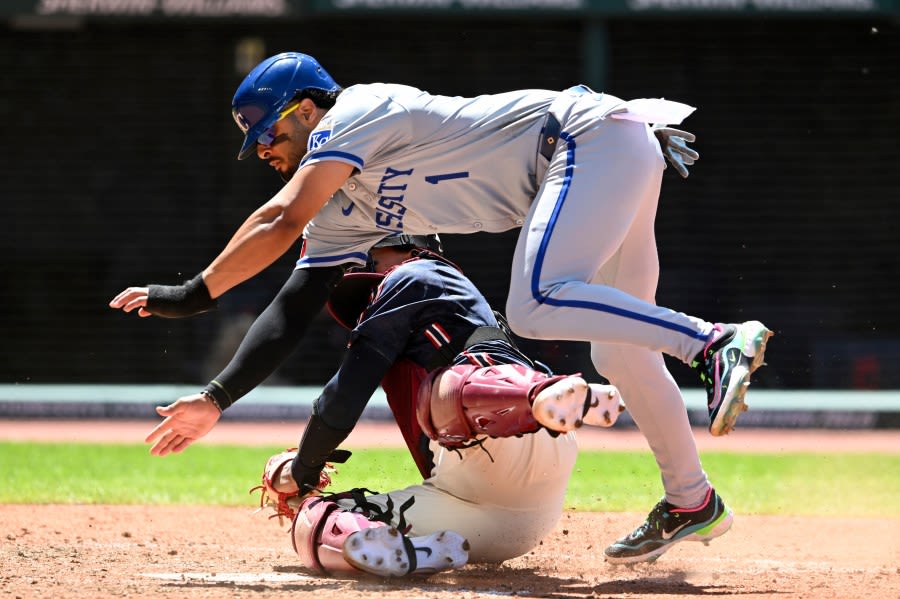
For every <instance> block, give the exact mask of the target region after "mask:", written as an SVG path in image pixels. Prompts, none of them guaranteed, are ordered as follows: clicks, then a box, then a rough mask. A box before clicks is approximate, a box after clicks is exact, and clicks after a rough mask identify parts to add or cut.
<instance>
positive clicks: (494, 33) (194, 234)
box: [0, 0, 900, 389]
mask: <svg viewBox="0 0 900 599" xmlns="http://www.w3.org/2000/svg"><path fill="white" fill-rule="evenodd" d="M113 4H115V3H113ZM264 4H265V3H263V4H260V3H256V4H254V3H252V2H245V3H243V4H242V3H239V2H231V3H223V2H219V3H215V2H193V3H181V4H179V3H178V2H150V1H146V2H143V3H136V2H131V3H129V2H126V0H119V4H118V6H123V5H126V6H131V7H139V6H145V7H148V8H149V12H146V13H140V12H139V11H138V12H137V13H135V14H111V13H110V12H109V10H106V9H104V10H106V12H103V10H100V9H98V8H97V7H100V8H101V9H102V8H103V7H106V8H107V9H108V8H109V6H112V4H110V3H108V2H107V3H104V2H100V1H99V0H97V1H95V2H80V3H79V2H75V1H74V0H69V2H50V0H44V1H43V2H24V1H22V2H11V3H5V4H4V10H6V11H7V12H0V15H3V16H5V18H6V20H5V22H4V23H3V24H2V27H3V29H2V31H3V33H2V35H0V66H2V72H3V77H2V78H0V119H2V122H3V131H4V141H5V143H3V144H2V149H0V169H2V174H3V177H2V181H0V190H2V195H3V201H2V202H0V210H2V216H3V222H4V223H5V225H6V226H5V229H4V235H3V236H2V237H0V243H2V244H3V250H4V251H3V252H2V253H0V256H2V257H0V266H2V272H3V273H4V276H3V278H2V283H0V308H2V312H3V318H2V320H0V323H2V324H0V335H2V338H3V340H4V359H3V362H2V365H0V382H3V383H20V384H28V383H101V384H102V383H155V384H188V385H194V384H202V383H204V382H205V381H206V380H207V379H208V378H209V377H210V376H212V374H215V372H217V370H218V368H219V367H220V366H221V365H222V364H223V361H224V360H225V359H227V356H228V355H229V354H230V352H231V351H232V350H233V348H234V343H235V339H239V337H240V334H241V333H242V331H243V328H244V327H245V326H246V323H247V322H248V321H249V320H250V319H252V317H253V316H254V315H255V314H257V313H258V312H259V311H260V310H261V309H262V308H263V307H264V306H265V304H266V302H267V301H268V299H269V298H270V297H271V296H272V295H273V294H274V293H275V292H276V291H277V289H278V288H279V286H280V285H281V283H282V282H283V280H284V279H285V278H286V276H287V274H288V272H289V270H290V269H291V267H292V265H293V262H294V260H295V258H296V254H297V251H298V248H295V250H294V251H293V252H292V253H291V255H289V256H286V257H285V258H284V259H282V260H281V261H280V262H279V263H277V264H276V265H275V266H274V267H273V268H272V269H270V270H269V271H268V272H266V273H265V274H264V275H262V276H260V277H258V280H254V281H252V282H249V283H246V284H244V285H242V286H241V287H239V288H238V289H236V290H234V291H232V292H231V293H229V294H228V295H227V296H226V297H225V298H224V299H223V301H222V302H221V307H220V309H219V310H218V311H217V312H215V313H212V314H208V315H204V316H200V317H197V318H194V319H189V320H184V321H163V320H157V319H138V318H134V317H126V316H125V315H123V314H120V313H118V312H114V311H113V310H110V309H108V308H107V307H106V304H107V302H108V301H109V299H110V298H111V297H112V296H113V295H114V294H115V293H117V292H118V291H119V290H121V289H122V288H124V287H125V286H127V285H129V284H141V283H146V282H151V281H152V282H170V283H171V282H177V281H180V280H183V279H185V278H189V277H191V276H193V274H195V273H196V272H198V271H199V270H200V269H202V268H203V267H204V266H205V265H206V264H207V263H208V262H209V261H210V260H211V259H212V258H213V257H214V256H215V254H216V253H217V251H218V250H219V249H220V248H221V247H222V246H223V245H224V244H225V243H226V242H227V240H228V238H229V237H230V235H231V234H232V232H233V231H234V229H235V228H236V227H237V226H238V224H239V223H240V222H241V221H242V220H243V218H244V217H245V216H246V215H247V214H249V212H250V211H251V210H253V209H254V208H255V207H256V206H258V205H259V204H260V203H261V202H263V201H264V200H265V199H267V198H268V197H269V196H270V195H271V194H272V193H274V192H275V191H276V190H277V189H278V186H279V182H278V180H277V179H276V178H275V177H273V175H272V174H271V173H270V172H269V169H268V168H267V167H266V166H265V165H264V164H262V163H258V162H257V161H247V162H240V163H239V162H237V161H236V160H234V156H235V153H236V151H237V147H238V145H239V140H240V135H239V132H238V131H237V129H236V127H235V126H234V124H233V122H232V121H231V116H230V112H229V104H230V99H231V96H232V94H233V92H234V89H235V87H236V86H237V84H238V83H239V82H240V80H241V78H242V77H243V75H244V74H245V73H246V69H247V68H249V67H248V64H249V65H250V66H252V64H253V60H254V59H255V57H257V56H260V57H261V56H265V55H268V54H272V53H275V52H279V51H283V50H300V51H305V52H308V53H311V54H314V55H316V56H317V57H318V58H319V59H320V60H321V61H322V62H323V63H324V64H325V65H326V67H327V68H328V69H329V71H330V72H331V74H332V75H333V76H334V77H335V78H336V79H337V80H338V81H339V82H340V83H342V84H344V85H349V84H351V83H354V82H369V81H392V82H401V83H408V84H413V85H417V86H419V87H422V88H425V89H428V90H429V91H432V92H437V93H449V94H461V95H472V94H478V93H488V92H499V91H504V90H508V89H513V88H520V87H543V88H551V89H558V88H563V87H566V86H568V85H571V84H574V83H578V82H586V83H589V84H591V85H592V86H594V87H595V88H596V89H599V90H605V91H608V92H610V93H613V94H615V95H618V96H621V97H625V98H633V97H646V96H664V97H666V98H671V99H678V100H682V101H685V102H687V103H690V104H693V105H695V106H698V107H699V110H698V111H697V113H696V114H695V115H693V116H691V117H690V118H689V120H688V121H686V123H685V126H686V128H688V129H690V130H691V131H693V132H695V133H696V134H697V135H698V138H699V140H698V142H697V144H696V147H697V149H698V150H699V151H700V152H701V154H702V158H701V160H700V162H699V163H698V164H697V166H696V167H695V168H694V169H693V171H692V174H691V177H690V178H689V179H688V180H686V181H682V180H681V179H679V178H678V177H677V175H675V174H674V173H673V172H672V170H671V169H670V170H669V171H667V173H666V175H665V181H664V188H663V195H662V199H661V202H660V210H659V217H658V227H657V233H658V241H659V247H660V253H661V262H662V273H663V274H662V280H661V283H660V291H659V294H658V301H659V302H660V303H662V304H664V305H670V306H673V307H676V308H678V309H680V310H683V311H685V312H688V313H693V314H698V315H701V316H704V317H706V318H708V319H711V320H738V319H746V318H754V319H761V320H763V321H765V322H766V323H767V324H769V325H770V326H772V327H773V328H774V329H775V330H776V332H777V336H776V337H775V338H774V339H773V340H772V343H771V344H770V351H769V354H768V357H769V360H768V361H769V366H768V367H767V368H764V369H762V370H760V371H759V373H758V374H759V376H758V377H757V378H756V379H755V381H756V382H755V386H757V387H761V388H773V389H822V388H855V389H866V388H880V389H896V388H898V387H900V374H898V372H900V369H897V368H895V367H894V364H895V363H896V362H897V359H898V358H900V316H898V311H897V308H896V304H897V299H898V297H900V293H898V292H900V283H898V272H900V259H898V249H900V247H898V246H900V243H898V241H897V239H898V237H897V233H896V232H895V231H896V228H897V225H896V224H895V223H896V221H897V220H898V217H900V192H898V191H897V189H898V187H897V175H896V172H897V165H898V164H900V150H898V144H897V141H896V136H897V132H898V131H900V60H897V57H898V56H900V29H898V24H897V18H896V16H897V14H898V13H897V10H896V9H895V7H894V6H893V4H885V3H882V4H878V3H871V2H869V3H866V2H859V3H853V2H849V3H847V2H845V3H843V4H842V5H838V4H834V3H831V4H829V3H828V2H825V1H824V0H823V1H822V2H819V3H817V4H816V3H806V4H805V6H807V7H812V8H815V6H819V7H820V8H821V7H822V6H825V8H824V9H822V10H811V9H807V10H796V9H792V10H771V9H770V10H754V9H753V8H754V7H756V8H757V9H758V7H759V6H761V5H760V4H759V3H756V4H752V5H751V4H750V3H733V5H734V6H738V5H740V6H739V8H740V9H741V10H733V11H726V10H717V11H713V12H703V11H697V10H685V11H682V10H668V11H666V12H661V11H660V10H656V11H655V12H654V11H653V10H650V11H636V10H634V9H633V8H634V7H635V6H640V5H647V6H649V5H648V4H647V3H643V4H640V3H639V4H635V3H631V5H630V6H631V7H632V9H631V10H627V6H626V5H625V4H622V5H621V6H618V5H614V4H608V5H607V6H609V7H612V8H610V9H609V10H608V11H607V12H606V13H604V12H603V11H602V10H599V9H598V8H597V7H598V6H602V5H603V3H591V4H586V5H583V4H581V3H575V4H572V5H571V6H570V5H568V4H566V3H557V5H556V8H555V9H553V10H545V11H541V10H538V9H534V8H532V9H530V10H514V11H511V12H503V11H498V10H493V11H482V10H479V11H472V10H469V11H467V10H464V9H463V8H461V6H462V4H461V3H448V7H449V8H447V9H446V10H443V9H442V8H446V7H440V6H437V8H436V9H435V8H434V6H433V7H432V8H433V9H432V10H429V11H427V12H423V11H421V10H389V11H386V10H382V8H383V6H384V5H385V4H386V3H381V4H380V5H379V3H373V2H369V3H367V4H366V5H365V6H363V5H362V4H361V3H352V2H351V3H348V2H344V3H337V2H335V3H334V4H329V3H325V2H318V3H317V2H305V3H292V2H272V3H270V4H269V9H270V10H275V9H278V8H279V7H280V9H282V10H284V14H283V15H282V16H281V17H279V18H272V17H271V16H265V14H260V13H259V12H257V13H253V12H252V11H251V12H246V13H241V11H240V10H239V9H240V7H241V6H244V7H246V6H263V5H264ZM532 4H534V3H532ZM663 4H665V3H663ZM667 4H668V5H669V6H675V8H676V9H677V8H678V6H676V4H677V3H673V2H669V3H667ZM689 4H690V3H681V4H680V5H679V6H681V7H682V8H684V7H685V6H688V5H689ZM700 4H703V3H693V5H694V6H695V7H696V6H699V5H700ZM711 4H716V3H712V2H709V3H705V4H704V6H709V5H711ZM782 4H783V5H785V6H788V5H789V3H787V2H785V3H782ZM813 4H815V6H813ZM451 5H452V6H451ZM519 5H520V6H521V3H520V4H519ZM716 5H717V6H719V7H720V8H721V6H724V4H723V3H721V2H720V3H717V4H716ZM179 6H181V7H182V8H183V9H184V10H182V11H181V13H178V14H176V13H177V11H176V12H174V13H173V12H172V10H173V7H175V8H178V7H179ZM190 6H194V7H200V8H203V7H207V9H209V7H213V8H215V7H219V9H220V13H221V14H217V15H216V14H200V13H202V11H201V10H200V9H199V8H198V9H197V11H200V12H197V13H194V14H191V12H190ZM227 6H231V7H232V8H233V10H232V12H228V11H227V10H225V8H223V7H227ZM469 6H471V3H470V5H469ZM545 6H546V4H545ZM661 6H662V4H661V3H656V5H655V6H654V7H652V8H656V9H659V8H660V7H661ZM767 6H769V7H770V8H771V6H775V4H773V3H769V4H768V5H767ZM790 6H794V7H795V8H796V7H797V6H800V4H797V3H793V4H790ZM11 7H12V8H11ZM67 7H68V8H67ZM91 7H93V8H91ZM166 7H168V10H169V13H166V12H165V10H164V9H166ZM235 7H237V8H235ZM573 7H574V8H573ZM623 7H624V8H623ZM748 7H749V8H748ZM688 8H690V7H689V6H688ZM13 9H15V10H13ZM210 10H212V9H210ZM92 11H93V12H92ZM98 11H99V12H98ZM223 11H224V12H223ZM226 13H227V14H226ZM248 61H250V62H249V63H248ZM597 234H598V235H600V234H602V228H598V231H597ZM445 241H446V246H447V248H448V251H449V254H450V255H451V257H453V258H454V259H456V260H457V261H458V262H459V263H460V264H461V265H462V266H463V267H464V269H465V270H466V272H467V273H468V274H469V275H471V276H472V278H473V279H475V280H476V282H478V283H479V284H480V285H481V286H482V287H483V289H484V290H485V292H486V294H487V295H488V297H489V299H490V300H491V301H492V302H493V303H494V304H495V306H496V307H498V308H502V305H503V298H504V295H505V292H506V280H507V277H508V262H509V253H510V252H511V248H512V244H513V242H514V233H510V234H504V235H495V236H489V235H484V234H479V235H475V236H465V237H460V236H453V237H448V238H446V240H445ZM587 251H589V248H587ZM344 341H345V335H344V333H343V331H341V330H340V329H339V328H337V327H336V325H334V324H332V323H331V322H330V321H329V319H328V318H327V316H325V315H324V314H323V315H322V316H321V318H319V319H317V320H316V322H315V323H314V325H313V327H312V330H311V331H310V335H309V336H308V339H307V341H305V342H304V343H303V344H302V345H301V347H299V348H298V350H297V352H296V353H295V354H294V355H293V356H292V358H291V360H290V361H289V363H288V364H286V365H285V366H284V367H282V368H281V369H280V370H279V372H278V373H277V375H276V376H275V377H273V379H272V380H271V381H270V382H272V383H280V384H302V385H317V384H320V383H322V382H324V381H325V380H326V379H327V378H328V376H329V374H330V372H331V371H332V369H333V367H334V365H335V363H336V360H337V359H338V356H339V355H340V352H341V350H342V348H343V344H344ZM534 348H535V351H537V352H539V353H540V354H541V356H542V357H543V358H544V359H545V361H547V362H548V363H550V364H551V365H552V366H554V367H556V368H557V369H560V370H585V371H589V370H590V365H589V363H588V362H587V358H586V354H585V351H584V347H583V346H581V345H578V344H552V343H545V344H536V345H535V346H534ZM673 374H675V376H676V378H678V379H679V380H680V381H681V382H684V383H685V384H688V385H695V384H696V381H695V380H694V375H693V373H691V372H690V371H689V370H688V369H687V368H686V367H682V366H680V365H677V364H673Z"/></svg>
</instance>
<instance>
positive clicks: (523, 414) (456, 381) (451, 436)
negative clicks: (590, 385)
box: [416, 364, 559, 447]
mask: <svg viewBox="0 0 900 599" xmlns="http://www.w3.org/2000/svg"><path fill="white" fill-rule="evenodd" d="M558 378H559V377H548V376H547V375H545V374H543V373H540V372H536V371H534V370H532V369H530V368H527V367H525V366H521V365H518V364H503V365H499V366H487V367H480V366H474V365H461V366H451V367H447V368H443V369H440V370H435V371H434V372H432V373H430V374H429V375H428V377H427V378H426V379H425V381H423V382H422V384H421V385H420V387H419V392H418V397H417V401H416V417H417V419H418V421H419V426H421V427H422V430H423V431H424V432H425V434H426V435H428V437H429V438H431V439H433V440H436V441H438V442H439V443H441V444H442V445H446V446H448V447H458V446H460V445H463V444H465V442H466V441H469V440H472V439H474V438H476V437H477V436H479V435H487V436H490V437H512V436H515V435H521V434H524V433H531V432H534V431H536V430H538V428H540V425H539V424H538V423H537V422H536V421H535V420H534V416H533V415H532V411H531V404H532V400H533V398H534V395H535V392H536V390H538V389H540V388H543V387H544V386H546V385H547V384H548V383H550V382H553V381H555V380H557V379H558Z"/></svg>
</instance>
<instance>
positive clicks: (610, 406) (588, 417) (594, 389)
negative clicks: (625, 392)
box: [583, 383, 625, 427]
mask: <svg viewBox="0 0 900 599" xmlns="http://www.w3.org/2000/svg"><path fill="white" fill-rule="evenodd" d="M588 386H589V387H590V388H591V397H590V406H589V407H588V409H587V412H585V413H584V418H583V421H584V423H585V424H587V425H590V426H605V427H609V426H612V425H614V424H615V423H616V420H618V418H619V414H621V413H622V412H624V411H625V404H624V403H622V394H621V393H619V390H618V389H617V388H616V387H615V386H613V385H600V384H598V383H591V384H590V385H588Z"/></svg>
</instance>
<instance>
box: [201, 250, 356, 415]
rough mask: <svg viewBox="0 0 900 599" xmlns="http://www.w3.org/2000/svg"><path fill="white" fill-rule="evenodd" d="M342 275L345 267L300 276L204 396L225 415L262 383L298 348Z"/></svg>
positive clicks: (256, 325) (298, 272)
mask: <svg viewBox="0 0 900 599" xmlns="http://www.w3.org/2000/svg"><path fill="white" fill-rule="evenodd" d="M342 275H343V269H342V268H341V267H339V266H330V267H325V268H306V269H297V270H295V271H294V272H293V273H292V274H291V276H290V277H289V278H288V280H287V282H286V283H285V284H284V286H283V287H282V288H281V291H279V292H278V295H277V296H275V299H273V300H272V303H271V304H269V306H268V307H267V308H266V309H265V310H264V311H263V313H262V314H260V315H259V317H258V318H257V319H256V321H255V322H254V323H253V326H251V327H250V330H249V331H247V334H246V335H245V336H244V340H243V341H242V342H241V345H240V347H238V350H237V352H236V353H235V355H234V357H233V358H232V359H231V362H229V363H228V365H227V366H226V367H225V369H224V370H223V371H222V372H221V373H220V374H219V375H218V376H217V377H216V378H215V379H213V381H212V382H210V384H209V385H207V386H206V389H204V392H205V393H207V394H208V395H211V396H212V397H213V398H214V399H215V401H216V403H217V404H218V405H219V406H220V407H221V409H223V410H224V409H225V408H227V407H228V406H230V405H231V404H232V403H234V402H235V401H237V400H238V399H239V398H241V397H243V396H244V395H246V394H247V393H249V392H250V391H251V390H252V389H254V388H255V387H256V386H257V385H259V384H260V383H262V382H263V381H264V380H265V379H266V378H267V377H268V376H269V375H270V374H272V373H273V372H274V371H275V369H276V368H278V366H279V365H280V364H281V363H282V362H283V361H284V360H285V358H287V357H288V355H290V353H291V352H292V351H293V350H294V348H295V347H296V346H297V343H299V341H300V339H301V338H302V337H303V335H304V334H305V333H306V330H307V328H308V327H309V323H310V322H311V321H312V319H313V318H314V317H315V316H316V315H317V314H318V313H319V311H320V310H321V309H322V306H324V305H325V301H326V300H327V299H328V295H329V294H330V293H331V290H332V289H334V287H335V285H337V283H338V282H339V281H340V280H341V276H342Z"/></svg>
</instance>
